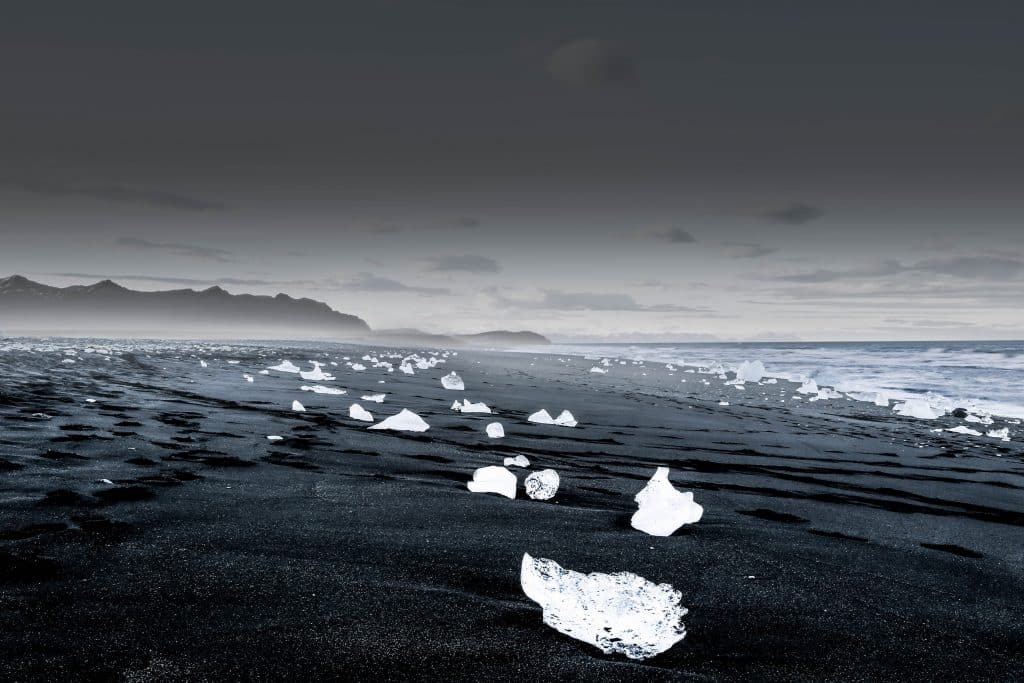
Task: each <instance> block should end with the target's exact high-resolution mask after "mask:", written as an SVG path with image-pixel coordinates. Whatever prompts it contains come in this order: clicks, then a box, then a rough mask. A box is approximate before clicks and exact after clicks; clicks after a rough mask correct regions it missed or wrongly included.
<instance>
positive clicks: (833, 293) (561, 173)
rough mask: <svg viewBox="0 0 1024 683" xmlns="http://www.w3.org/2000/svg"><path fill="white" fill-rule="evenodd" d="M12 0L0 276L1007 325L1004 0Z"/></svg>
mask: <svg viewBox="0 0 1024 683" xmlns="http://www.w3.org/2000/svg"><path fill="white" fill-rule="evenodd" d="M212 4H216V5H217V7H211V5H212ZM840 5H841V8H838V9H837V7H838V6H840ZM3 14H4V16H3V18H2V21H0V93H2V104H0V238H2V239H0V276H2V275H7V274H11V273H21V274H24V275H27V276H30V277H33V278H34V279H38V280H41V281H44V282H47V283H50V284H72V283H86V282H92V281H95V280H97V279H101V278H113V279H115V280H117V281H119V282H121V283H122V284H125V285H127V286H131V287H134V288H139V289H163V288H173V287H194V288H204V287H207V286H210V285H213V284H220V285H222V286H223V287H224V288H225V289H227V290H229V291H231V292H254V293H276V292H279V291H283V292H286V293H288V294H292V295H294V296H309V297H312V298H316V299H320V300H323V301H326V302H327V303H329V304H330V305H332V306H333V307H335V308H337V309H339V310H342V311H345V312H349V313H354V314H357V315H360V316H362V317H363V318H365V319H366V320H367V321H368V322H369V323H370V324H371V325H372V326H373V327H375V328H387V327H417V328H421V329H424V330H427V331H431V332H475V331H480V330H484V329H492V328H516V329H522V328H528V329H535V330H537V331H540V332H543V333H547V334H550V335H553V336H560V337H563V338H569V337H576V338H603V337H607V336H612V337H616V338H626V339H630V338H637V339H639V338H658V339H686V338H692V337H697V336H700V335H713V336H715V337H718V338H723V339H745V338H753V337H756V338H790V337H796V338H801V339H954V338H1018V339H1019V338H1022V337H1024V304H1022V302H1024V40H1021V36H1022V35H1024V3H1020V2H970V3H968V2H948V1H946V0H933V1H932V2H928V3H924V2H894V1H892V0H889V1H886V2H870V1H862V2H848V3H831V2H829V3H826V2H821V1H820V0H818V1H815V2H764V1H763V0H758V1H751V2H727V1H721V0H720V1H718V2H684V1H683V0H666V1H665V2H642V1H640V0H632V1H630V2H620V3H614V2H574V3H565V2H557V1H552V0H546V1H544V2H532V1H529V0H517V1H516V2H502V3H496V2H485V1H483V0H475V1H473V2H469V1H466V2H426V1H423V0H420V1H417V2H403V1H399V0H375V1H374V2H362V3H347V2H342V1H339V0H336V1H334V2H329V3H327V2H324V3H287V4H282V3H279V2H278V3H273V4H272V5H264V4H262V3H258V2H252V1H250V2H245V3H224V2H222V3H209V2H205V3H188V2H174V3H159V4H157V3H141V2H132V3H127V2H126V3H106V2H89V3H86V2H63V3H59V2H45V1H40V2H32V3H27V2H26V3H17V4H16V6H12V7H8V8H5V10H4V13H3Z"/></svg>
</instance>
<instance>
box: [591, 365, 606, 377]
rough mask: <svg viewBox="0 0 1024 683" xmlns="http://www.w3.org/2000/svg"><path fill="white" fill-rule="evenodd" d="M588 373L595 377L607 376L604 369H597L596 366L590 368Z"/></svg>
mask: <svg viewBox="0 0 1024 683" xmlns="http://www.w3.org/2000/svg"><path fill="white" fill-rule="evenodd" d="M590 371H591V372H592V373H594V374H595V375H607V374H608V371H607V370H605V369H604V368H599V367H597V366H596V365H595V366H594V367H592V368H590Z"/></svg>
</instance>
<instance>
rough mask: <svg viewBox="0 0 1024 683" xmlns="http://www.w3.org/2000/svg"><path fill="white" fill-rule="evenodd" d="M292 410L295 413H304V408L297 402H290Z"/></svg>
mask: <svg viewBox="0 0 1024 683" xmlns="http://www.w3.org/2000/svg"><path fill="white" fill-rule="evenodd" d="M292 410H294V411H295V412H296V413H304V412H306V407H305V406H304V405H302V404H301V403H299V402H298V401H292Z"/></svg>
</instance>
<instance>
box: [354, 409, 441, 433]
mask: <svg viewBox="0 0 1024 683" xmlns="http://www.w3.org/2000/svg"><path fill="white" fill-rule="evenodd" d="M367 429H390V430H393V431H396V432H425V431H427V430H428V429H430V425H428V424H427V423H426V422H424V421H423V418H422V417H420V416H419V415H417V414H416V413H414V412H412V411H411V410H408V409H405V408H403V409H402V412H400V413H398V414H396V415H392V416H391V417H389V418H386V419H384V420H381V421H380V422H378V423H377V424H375V425H370V426H369V427H367Z"/></svg>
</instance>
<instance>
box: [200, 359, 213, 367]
mask: <svg viewBox="0 0 1024 683" xmlns="http://www.w3.org/2000/svg"><path fill="white" fill-rule="evenodd" d="M199 367H201V368H208V367H210V364H209V363H207V362H206V361H205V360H201V361H199Z"/></svg>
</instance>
